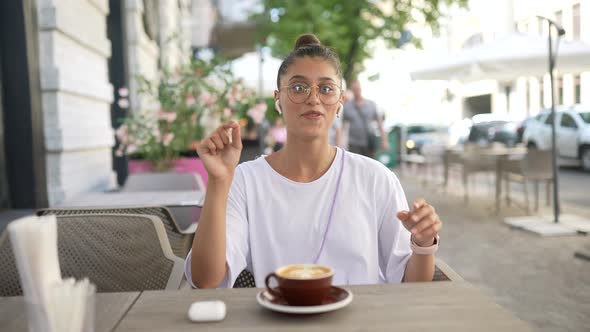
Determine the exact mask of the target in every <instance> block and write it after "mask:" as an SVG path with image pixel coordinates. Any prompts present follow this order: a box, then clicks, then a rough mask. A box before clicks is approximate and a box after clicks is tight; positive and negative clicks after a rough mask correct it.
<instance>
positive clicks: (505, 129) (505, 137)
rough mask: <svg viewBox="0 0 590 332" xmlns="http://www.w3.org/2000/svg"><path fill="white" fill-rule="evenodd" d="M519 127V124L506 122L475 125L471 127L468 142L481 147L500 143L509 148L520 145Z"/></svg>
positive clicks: (486, 122)
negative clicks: (517, 130)
mask: <svg viewBox="0 0 590 332" xmlns="http://www.w3.org/2000/svg"><path fill="white" fill-rule="evenodd" d="M517 126H518V123H517V122H515V121H505V120H496V121H484V122H478V123H474V124H473V125H472V126H471V130H470V132H469V136H468V137H467V142H469V143H475V144H479V145H489V144H491V143H493V142H499V143H504V144H505V145H506V146H508V147H513V146H514V145H516V143H518V134H517V132H516V129H517Z"/></svg>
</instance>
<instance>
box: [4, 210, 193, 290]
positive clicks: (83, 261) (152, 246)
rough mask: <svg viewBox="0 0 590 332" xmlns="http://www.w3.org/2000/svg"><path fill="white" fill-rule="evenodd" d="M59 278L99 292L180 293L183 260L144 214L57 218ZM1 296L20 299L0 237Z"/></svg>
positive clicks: (158, 225) (13, 269)
mask: <svg viewBox="0 0 590 332" xmlns="http://www.w3.org/2000/svg"><path fill="white" fill-rule="evenodd" d="M57 233H58V255H59V261H60V268H61V274H62V277H63V278H67V277H74V278H76V279H80V278H84V277H88V278H89V279H90V281H91V282H93V283H94V284H96V287H97V291H99V292H129V291H143V290H155V289H178V288H179V287H180V284H181V280H182V276H183V265H184V261H183V260H182V259H180V258H178V257H176V256H175V255H174V254H173V253H172V250H171V249H170V244H169V242H168V237H167V236H166V231H165V229H164V226H163V225H162V222H161V220H159V219H158V218H156V217H153V216H146V215H121V214H119V215H117V214H110V215H108V214H101V215H79V216H58V217H57ZM0 274H1V275H2V283H0V296H18V295H22V289H21V286H20V281H19V277H18V270H17V268H16V264H15V260H14V254H13V252H12V247H11V245H10V241H9V238H8V233H7V232H4V233H3V234H2V236H0Z"/></svg>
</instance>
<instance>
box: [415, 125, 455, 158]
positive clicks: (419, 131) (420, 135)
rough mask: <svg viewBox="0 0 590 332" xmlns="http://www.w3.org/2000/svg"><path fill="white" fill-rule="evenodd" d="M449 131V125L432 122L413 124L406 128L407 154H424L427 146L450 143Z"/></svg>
mask: <svg viewBox="0 0 590 332" xmlns="http://www.w3.org/2000/svg"><path fill="white" fill-rule="evenodd" d="M448 141H449V132H448V128H447V127H443V126H436V125H431V124H412V125H408V126H407V127H406V128H405V138H404V146H405V148H406V153H407V154H413V153H415V154H422V150H423V149H424V147H426V146H429V147H430V146H441V147H445V146H447V145H448Z"/></svg>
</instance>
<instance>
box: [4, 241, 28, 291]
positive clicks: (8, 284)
mask: <svg viewBox="0 0 590 332" xmlns="http://www.w3.org/2000/svg"><path fill="white" fill-rule="evenodd" d="M0 280H1V282H0V296H19V295H23V289H22V288H21V285H20V280H19V277H18V270H17V267H16V260H15V258H14V254H13V253H12V245H11V244H10V237H9V236H8V231H6V230H5V231H4V232H2V234H0Z"/></svg>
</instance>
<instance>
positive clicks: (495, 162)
mask: <svg viewBox="0 0 590 332" xmlns="http://www.w3.org/2000/svg"><path fill="white" fill-rule="evenodd" d="M526 153H527V148H526V147H511V148H508V147H493V148H475V149H469V150H465V149H457V148H452V149H447V150H446V151H445V155H444V158H443V162H444V163H443V167H444V170H443V176H444V181H443V187H444V188H446V187H447V185H448V181H449V169H450V167H451V164H457V165H460V166H461V167H462V172H463V187H464V188H463V189H464V191H465V198H466V199H467V181H468V179H467V176H468V174H467V173H466V172H469V171H468V170H467V168H469V163H470V160H471V161H475V162H476V164H477V163H478V162H482V161H483V164H482V165H485V166H483V168H482V166H477V167H476V168H477V169H478V170H479V171H490V172H493V173H494V174H495V181H494V182H495V194H494V197H495V201H494V203H495V204H494V207H495V211H496V213H498V212H500V203H501V202H500V201H501V196H502V177H503V174H504V171H505V170H504V165H505V164H506V161H507V160H512V159H518V158H523V157H524V156H525V155H526ZM476 171H477V170H476Z"/></svg>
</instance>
